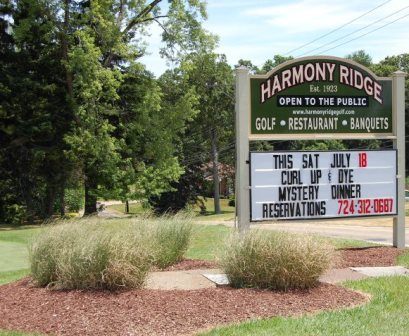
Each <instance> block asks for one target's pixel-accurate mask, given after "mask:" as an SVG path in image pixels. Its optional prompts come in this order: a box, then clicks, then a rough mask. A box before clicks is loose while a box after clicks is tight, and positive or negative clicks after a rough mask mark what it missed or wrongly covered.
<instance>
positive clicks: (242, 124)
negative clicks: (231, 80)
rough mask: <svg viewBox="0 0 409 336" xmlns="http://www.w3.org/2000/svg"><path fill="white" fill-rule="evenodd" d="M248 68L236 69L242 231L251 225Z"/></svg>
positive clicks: (238, 200) (238, 209) (238, 205)
mask: <svg viewBox="0 0 409 336" xmlns="http://www.w3.org/2000/svg"><path fill="white" fill-rule="evenodd" d="M249 84H250V82H249V72H248V69H247V68H244V67H240V68H238V69H237V70H236V106H235V109H236V214H237V218H238V228H239V230H240V231H244V230H247V229H248V228H249V227H250V216H249V213H250V186H249V181H250V178H249V138H248V135H249V115H250V110H249V107H250V86H249Z"/></svg>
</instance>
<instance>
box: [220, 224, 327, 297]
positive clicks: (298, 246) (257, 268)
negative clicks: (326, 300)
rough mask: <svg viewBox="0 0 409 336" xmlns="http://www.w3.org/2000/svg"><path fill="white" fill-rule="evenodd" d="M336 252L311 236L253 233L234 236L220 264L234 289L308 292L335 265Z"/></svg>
mask: <svg viewBox="0 0 409 336" xmlns="http://www.w3.org/2000/svg"><path fill="white" fill-rule="evenodd" d="M333 256H334V248H333V247H332V246H331V245H329V244H328V243H326V242H324V241H323V240H321V239H318V238H316V237H312V236H309V235H298V234H289V233H283V232H269V231H265V230H258V231H257V230H252V231H248V232H246V233H242V234H239V233H236V234H233V235H232V236H231V237H230V238H229V239H228V241H227V242H226V246H225V248H224V250H223V253H222V256H221V258H220V259H221V260H220V264H221V267H222V268H223V270H224V272H225V273H226V275H227V277H228V279H229V281H230V284H231V285H232V286H233V287H255V288H268V289H277V290H285V291H286V290H289V289H296V288H300V289H305V288H309V287H312V286H314V285H316V284H317V282H318V278H319V276H320V275H321V274H323V272H325V271H326V270H327V269H328V268H329V267H330V266H331V263H332V259H333Z"/></svg>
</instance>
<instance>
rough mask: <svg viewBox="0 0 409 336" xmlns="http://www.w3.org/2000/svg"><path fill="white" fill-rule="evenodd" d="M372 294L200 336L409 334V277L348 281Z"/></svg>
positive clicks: (348, 284) (393, 335)
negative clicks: (360, 301)
mask: <svg viewBox="0 0 409 336" xmlns="http://www.w3.org/2000/svg"><path fill="white" fill-rule="evenodd" d="M345 286H346V287H348V288H351V289H354V290H358V291H361V292H365V293H369V294H371V296H372V299H371V301H370V302H369V303H368V304H365V305H363V306H360V307H357V308H354V309H343V310H339V311H330V312H323V313H320V314H317V315H307V316H303V317H298V318H297V317H294V318H291V317H275V318H271V319H266V320H257V321H251V322H246V323H241V324H236V325H231V326H228V327H223V328H217V329H213V330H212V331H210V332H208V333H202V334H200V335H207V336H215V335H220V336H222V335H223V336H227V335H234V336H244V335H249V336H250V335H252V336H253V335H265V336H267V335H269V336H273V335H277V336H278V335H279V336H295V335H300V336H301V335H302V336H304V335H311V336H328V335H336V336H344V335H345V336H406V335H408V334H409V278H407V277H385V278H372V279H368V280H362V281H355V282H348V283H346V284H345Z"/></svg>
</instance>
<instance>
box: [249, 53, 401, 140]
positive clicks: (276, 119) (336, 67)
mask: <svg viewBox="0 0 409 336" xmlns="http://www.w3.org/2000/svg"><path fill="white" fill-rule="evenodd" d="M250 105H251V106H250V113H251V116H250V123H251V124H250V135H270V134H279V135H284V134H288V135H289V134H291V135H293V134H329V133H353V134H355V135H356V134H366V135H367V134H372V133H377V134H392V127H393V125H392V81H391V79H390V78H378V77H376V76H375V75H374V74H372V73H371V72H370V71H369V70H367V69H366V68H364V67H361V66H359V65H358V64H357V63H353V62H349V61H347V60H342V59H339V58H334V57H331V58H329V57H315V58H313V59H312V58H301V59H298V60H294V61H291V62H287V63H284V64H283V65H281V66H279V67H277V68H275V69H274V70H273V71H272V72H270V73H268V74H267V75H265V76H259V75H256V76H251V77H250Z"/></svg>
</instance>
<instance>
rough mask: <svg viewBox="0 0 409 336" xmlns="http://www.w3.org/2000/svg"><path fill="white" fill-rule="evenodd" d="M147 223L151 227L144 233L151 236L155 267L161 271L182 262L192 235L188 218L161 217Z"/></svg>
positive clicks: (179, 216) (182, 216)
mask: <svg viewBox="0 0 409 336" xmlns="http://www.w3.org/2000/svg"><path fill="white" fill-rule="evenodd" d="M148 223H149V225H150V226H151V227H150V230H149V229H148V230H146V231H147V232H150V235H151V238H150V240H151V242H152V249H153V250H154V255H155V257H154V264H155V266H157V267H159V268H162V269H163V268H166V267H168V266H170V265H173V264H175V263H177V262H178V261H180V260H182V258H183V256H184V254H185V253H186V250H187V248H188V247H189V242H190V238H191V235H192V222H191V220H189V216H186V215H184V214H177V215H175V216H163V217H160V218H159V219H157V220H151V221H148Z"/></svg>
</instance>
